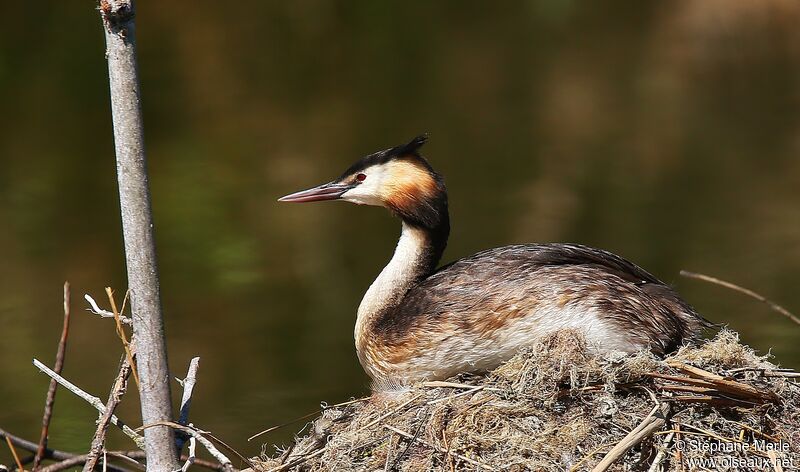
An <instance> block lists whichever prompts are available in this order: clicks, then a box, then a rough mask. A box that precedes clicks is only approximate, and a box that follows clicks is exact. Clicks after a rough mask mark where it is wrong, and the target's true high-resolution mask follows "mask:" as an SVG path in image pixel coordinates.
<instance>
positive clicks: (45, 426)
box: [33, 282, 70, 470]
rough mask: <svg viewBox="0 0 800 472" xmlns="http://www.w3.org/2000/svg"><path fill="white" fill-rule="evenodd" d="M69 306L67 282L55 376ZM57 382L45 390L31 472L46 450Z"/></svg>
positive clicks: (66, 330)
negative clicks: (40, 431) (42, 414)
mask: <svg viewBox="0 0 800 472" xmlns="http://www.w3.org/2000/svg"><path fill="white" fill-rule="evenodd" d="M69 305H70V290H69V282H64V325H63V327H62V328H61V339H59V341H58V350H57V351H56V364H55V365H54V366H53V369H54V370H55V371H56V373H57V374H60V373H61V369H62V368H63V367H64V353H65V352H66V350H67V337H68V336H69V314H70V312H69ZM57 387H58V382H56V381H55V380H50V388H48V389H47V399H46V400H45V401H44V416H43V417H42V435H41V437H40V438H39V448H38V449H36V455H35V456H34V457H33V470H37V469H38V468H39V464H41V462H42V457H44V451H45V450H46V449H47V434H48V431H49V429H50V418H51V417H52V416H53V404H54V403H55V401H56V388H57Z"/></svg>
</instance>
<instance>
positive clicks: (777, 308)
mask: <svg viewBox="0 0 800 472" xmlns="http://www.w3.org/2000/svg"><path fill="white" fill-rule="evenodd" d="M681 275H682V276H684V277H688V278H690V279H697V280H702V281H704V282H710V283H712V284H717V285H720V286H722V287H725V288H729V289H731V290H735V291H737V292H739V293H743V294H745V295H747V296H749V297H752V298H755V299H756V300H758V301H760V302H761V303H764V304H766V305H767V306H768V307H770V308H772V309H773V310H774V311H777V312H778V313H780V314H781V315H783V316H785V317H787V318H789V319H790V320H792V321H793V322H794V323H795V324H798V325H800V318H798V317H796V316H794V315H793V314H792V313H791V312H789V310H787V309H786V308H784V307H782V306H780V305H778V304H777V303H775V302H773V301H772V300H770V299H768V298H766V297H764V296H762V295H760V294H758V293H756V292H754V291H752V290H750V289H747V288H744V287H741V286H739V285H736V284H734V283H731V282H726V281H725V280H720V279H718V278H716V277H711V276H710V275H705V274H698V273H696V272H689V271H688V270H682V271H681Z"/></svg>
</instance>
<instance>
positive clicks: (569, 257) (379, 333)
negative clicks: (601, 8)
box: [279, 136, 709, 390]
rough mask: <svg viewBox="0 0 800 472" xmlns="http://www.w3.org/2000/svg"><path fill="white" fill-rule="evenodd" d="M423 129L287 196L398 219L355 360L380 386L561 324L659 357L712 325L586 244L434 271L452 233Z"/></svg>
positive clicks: (452, 369) (523, 249)
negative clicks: (370, 209)
mask: <svg viewBox="0 0 800 472" xmlns="http://www.w3.org/2000/svg"><path fill="white" fill-rule="evenodd" d="M426 139H427V138H426V137H425V136H420V137H417V138H415V139H413V140H412V141H411V142H409V143H408V144H404V145H401V146H396V147H393V148H391V149H387V150H384V151H380V152H376V153H374V154H370V155H368V156H366V157H364V158H363V159H361V160H359V161H358V162H356V163H355V164H353V165H352V166H351V167H350V168H349V169H347V170H346V171H345V172H344V173H343V174H342V175H341V176H340V177H339V178H337V179H336V180H334V181H332V182H329V183H326V184H323V185H320V186H318V187H314V188H311V189H308V190H303V191H300V192H296V193H293V194H291V195H286V196H285V197H282V198H280V200H279V201H282V202H314V201H320V200H345V201H348V202H353V203H357V204H360V205H374V206H382V207H385V208H388V209H389V210H390V211H391V212H392V213H393V214H395V215H396V216H398V217H399V218H400V220H401V221H402V232H401V235H400V241H399V242H398V243H397V248H396V249H395V252H394V255H393V256H392V259H391V261H390V262H389V264H388V265H387V266H386V267H385V268H384V269H383V271H382V272H381V273H380V275H378V278H377V279H375V281H374V282H373V283H372V285H371V286H370V287H369V289H368V290H367V293H366V294H365V295H364V298H363V300H362V301H361V304H360V305H359V307H358V315H357V317H356V326H355V341H356V351H357V353H358V358H359V360H360V361H361V365H362V366H363V367H364V370H366V372H367V373H368V374H369V376H370V377H371V378H372V379H373V388H375V389H377V390H380V389H385V388H392V387H396V386H400V385H407V384H410V383H413V382H416V381H420V380H433V379H443V378H447V377H449V376H452V375H454V374H457V373H461V372H479V371H486V370H489V369H492V368H494V367H496V366H498V365H499V364H500V363H501V362H503V361H505V360H507V359H509V358H510V357H511V356H513V355H514V354H515V353H516V352H517V351H518V350H519V349H520V348H522V347H524V346H527V345H530V344H533V343H534V342H535V341H536V340H537V339H541V337H542V336H543V335H546V334H549V333H552V332H554V331H556V330H558V329H563V328H575V329H578V330H580V331H581V332H583V333H584V335H585V336H586V339H587V343H588V345H589V346H591V347H592V348H593V349H594V350H595V351H599V352H604V351H622V352H625V353H630V352H635V351H638V350H641V349H649V350H650V351H652V352H653V353H655V354H657V355H662V354H665V353H667V352H670V351H672V350H675V349H676V348H677V347H679V346H680V345H681V344H683V343H684V342H688V341H691V340H694V339H696V338H698V337H699V335H700V333H701V332H702V330H703V328H705V327H707V326H709V323H708V322H707V321H706V320H705V319H703V318H702V317H701V316H700V315H699V314H698V313H697V312H695V311H694V309H692V307H691V306H690V305H689V304H688V303H686V302H685V301H684V300H683V299H681V297H680V296H679V295H678V294H677V293H675V292H674V291H673V290H672V289H671V288H670V287H669V286H667V285H666V284H664V283H663V282H661V281H660V280H658V279H657V278H655V277H654V276H652V275H651V274H650V273H648V272H647V271H645V270H644V269H642V268H640V267H639V266H637V265H635V264H633V263H631V262H628V261H626V260H625V259H623V258H621V257H619V256H617V255H615V254H612V253H610V252H607V251H602V250H600V249H593V248H590V247H586V246H581V245H578V244H524V245H514V246H505V247H500V248H494V249H488V250H485V251H482V252H479V253H477V254H475V255H472V256H470V257H466V258H464V259H460V260H458V261H456V262H453V263H451V264H448V265H445V266H443V267H440V268H439V269H437V268H436V265H437V264H438V262H439V259H440V258H441V257H442V253H443V252H444V249H445V246H446V245H447V237H448V235H449V234H450V217H449V214H448V211H447V192H446V190H445V186H444V181H443V179H442V177H441V176H440V175H439V174H437V173H436V172H435V171H434V170H433V168H432V167H431V166H430V164H428V162H427V161H426V160H425V159H424V158H423V157H422V156H420V155H419V148H420V146H422V145H423V144H424V143H425V141H426Z"/></svg>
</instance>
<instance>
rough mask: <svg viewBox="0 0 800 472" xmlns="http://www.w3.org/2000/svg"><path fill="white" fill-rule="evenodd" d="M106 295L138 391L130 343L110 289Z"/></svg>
mask: <svg viewBox="0 0 800 472" xmlns="http://www.w3.org/2000/svg"><path fill="white" fill-rule="evenodd" d="M106 295H108V303H110V304H111V312H112V313H114V323H116V326H117V336H119V339H120V341H122V347H123V349H125V355H126V356H127V357H128V364H130V366H131V371H132V372H133V380H135V381H136V388H137V389H140V388H142V385H141V384H140V383H139V373H138V372H137V371H136V363H135V362H133V349H132V347H131V343H129V342H128V336H127V335H126V334H125V330H124V329H122V322H121V320H120V312H119V311H117V302H116V301H115V300H114V292H113V291H112V290H111V287H106Z"/></svg>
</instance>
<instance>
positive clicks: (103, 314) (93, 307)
mask: <svg viewBox="0 0 800 472" xmlns="http://www.w3.org/2000/svg"><path fill="white" fill-rule="evenodd" d="M83 298H84V300H86V303H88V304H89V308H87V309H86V311H88V312H89V313H92V314H95V315H97V316H99V317H100V318H113V317H114V313H112V312H110V311H108V310H103V309H102V308H100V306H98V305H97V302H96V301H94V298H92V296H91V295H89V294H88V293H87V294H85V295H84V296H83ZM119 320H120V321H121V322H122V323H124V324H126V325H131V324H133V321H131V319H130V318H128V317H127V316H124V315H123V314H122V313H120V314H119Z"/></svg>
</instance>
